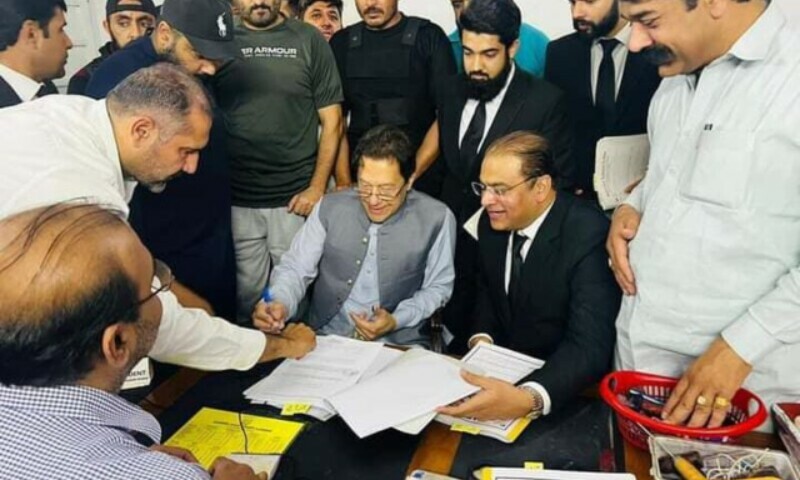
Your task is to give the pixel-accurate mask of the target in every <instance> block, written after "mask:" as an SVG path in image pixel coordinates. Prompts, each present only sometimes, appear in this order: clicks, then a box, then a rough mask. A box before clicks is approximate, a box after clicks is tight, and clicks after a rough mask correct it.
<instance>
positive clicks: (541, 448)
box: [142, 365, 610, 480]
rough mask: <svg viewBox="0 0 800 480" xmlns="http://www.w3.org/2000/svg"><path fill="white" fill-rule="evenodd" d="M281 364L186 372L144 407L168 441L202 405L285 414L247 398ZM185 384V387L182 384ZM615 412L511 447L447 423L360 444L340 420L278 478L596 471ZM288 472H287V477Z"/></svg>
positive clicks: (301, 449) (295, 454)
mask: <svg viewBox="0 0 800 480" xmlns="http://www.w3.org/2000/svg"><path fill="white" fill-rule="evenodd" d="M274 366H275V365H263V366H259V367H257V368H255V369H253V370H251V371H249V372H221V373H213V374H206V375H203V374H199V373H197V372H192V371H189V370H182V371H179V372H178V373H177V374H176V375H175V376H174V377H173V379H170V380H168V381H166V382H164V383H162V384H161V385H159V386H158V387H157V388H156V389H155V390H154V391H153V392H152V393H150V395H148V396H147V397H146V399H145V400H143V401H142V405H143V406H144V407H145V408H147V409H148V410H151V411H152V412H153V413H155V414H156V415H157V416H158V419H159V421H160V422H161V425H162V428H163V438H164V439H167V438H169V437H170V436H171V435H172V434H173V433H174V432H175V431H176V430H177V429H178V428H180V427H181V426H182V425H183V424H184V423H186V421H188V420H189V419H190V418H191V417H192V415H194V414H195V413H196V412H197V411H198V410H200V409H201V408H202V407H212V408H220V409H225V410H232V411H243V412H247V413H254V414H261V415H266V416H278V413H279V412H278V411H277V410H276V409H273V408H271V407H265V406H253V405H251V404H250V403H249V402H248V401H247V400H246V399H244V397H243V396H242V392H243V391H244V390H245V389H247V388H248V387H250V386H251V385H252V384H253V383H255V382H256V381H258V380H259V379H260V378H262V377H263V376H265V375H267V374H268V373H269V372H270V371H271V369H272V368H274ZM179 384H180V385H179ZM608 418H609V412H608V410H607V408H606V407H605V406H604V405H603V404H602V402H601V401H600V400H598V399H579V400H577V401H576V402H575V403H574V404H572V405H570V406H569V407H567V408H565V409H563V410H561V411H559V412H558V413H556V414H554V415H551V416H549V417H547V418H543V419H540V420H537V421H536V422H534V423H532V424H531V425H530V426H529V427H528V429H527V430H526V431H525V432H524V433H523V434H522V435H521V436H520V438H518V439H517V441H516V442H515V443H514V444H511V445H507V444H504V443H501V442H498V441H496V440H493V439H490V438H486V437H473V436H469V435H466V436H462V435H461V434H459V433H455V432H452V431H450V430H449V429H448V427H445V426H443V425H439V424H432V425H431V426H429V427H428V428H427V429H426V431H425V432H423V434H422V435H420V436H411V435H406V434H403V433H400V432H397V431H394V430H389V431H385V432H381V433H379V434H376V435H373V436H370V437H368V438H365V439H358V437H356V435H355V434H354V433H353V432H352V431H351V430H350V429H349V428H348V427H347V426H346V425H345V424H344V422H343V421H342V420H341V419H340V418H339V417H334V418H333V419H331V420H329V421H327V422H318V421H316V420H313V419H308V418H307V417H302V416H299V417H295V418H294V419H295V420H300V421H304V422H305V423H307V428H306V430H304V431H303V433H301V434H300V436H299V437H298V438H297V440H296V441H295V443H294V444H293V445H292V446H291V447H290V448H289V451H288V452H287V453H286V464H287V468H285V469H284V467H283V462H282V467H281V470H280V472H279V474H278V475H277V480H281V479H291V478H303V479H313V480H323V479H331V480H362V479H363V480H367V479H369V480H376V479H403V478H405V475H406V473H407V472H409V471H411V470H414V469H416V468H422V469H425V470H429V471H433V472H438V473H446V474H451V475H453V476H455V477H457V478H466V477H467V474H468V472H469V471H470V470H471V469H472V468H474V467H478V466H482V465H488V464H491V465H502V466H522V464H523V463H524V462H525V461H539V462H544V463H545V465H546V466H548V467H551V468H571V469H577V470H581V469H588V470H597V469H598V468H599V465H600V458H601V455H602V454H603V452H604V451H605V452H608V451H610V448H609V444H610V442H609V433H608V432H609V428H608ZM284 470H286V471H284Z"/></svg>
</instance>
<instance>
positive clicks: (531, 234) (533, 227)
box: [517, 200, 556, 240]
mask: <svg viewBox="0 0 800 480" xmlns="http://www.w3.org/2000/svg"><path fill="white" fill-rule="evenodd" d="M555 203H556V202H555V200H553V203H551V204H550V206H549V207H547V209H546V210H545V211H544V212H543V213H542V214H541V215H539V216H538V217H537V218H536V220H534V221H533V223H531V224H530V225H528V226H527V227H525V228H523V229H522V230H518V231H517V233H519V234H521V235H524V236H525V237H526V238H527V239H529V240H533V239H534V238H536V234H537V233H538V232H539V228H541V226H542V224H543V223H544V220H545V219H546V218H547V214H548V213H550V210H552V209H553V205H554V204H555Z"/></svg>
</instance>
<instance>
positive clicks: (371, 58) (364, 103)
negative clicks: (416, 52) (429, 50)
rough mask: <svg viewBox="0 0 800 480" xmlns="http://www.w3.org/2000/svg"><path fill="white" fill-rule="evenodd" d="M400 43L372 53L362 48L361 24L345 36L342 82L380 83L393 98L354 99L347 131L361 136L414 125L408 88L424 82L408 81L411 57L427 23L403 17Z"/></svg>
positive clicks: (418, 19) (413, 109)
mask: <svg viewBox="0 0 800 480" xmlns="http://www.w3.org/2000/svg"><path fill="white" fill-rule="evenodd" d="M407 19H408V20H407V23H406V26H405V28H404V30H403V36H402V41H401V42H400V43H398V44H395V45H392V48H389V49H385V50H382V51H375V50H371V49H365V48H363V41H364V30H365V28H366V27H365V26H364V22H360V23H358V24H356V25H354V26H353V27H351V28H352V32H351V33H350V35H349V44H348V53H347V66H346V76H345V78H346V81H348V83H349V82H350V81H353V80H356V81H367V82H369V81H375V80H381V81H383V83H384V84H386V83H387V82H388V83H389V84H390V85H392V88H391V90H392V92H393V93H394V95H392V96H390V97H384V98H373V99H368V100H364V99H358V100H356V99H354V100H353V101H351V102H350V108H351V112H350V128H351V130H352V131H354V132H359V133H363V132H366V131H367V130H369V129H370V128H372V127H374V126H377V125H384V124H388V125H395V126H398V127H401V128H404V129H405V128H407V127H408V126H409V125H411V124H413V123H414V118H413V117H414V113H415V111H416V110H417V109H415V108H414V105H413V101H414V99H413V98H411V95H412V93H411V92H412V90H411V88H410V85H412V84H414V82H417V81H423V82H427V79H414V78H411V54H412V52H413V49H414V46H415V45H416V43H417V34H418V33H419V30H420V28H422V27H423V26H425V25H427V24H428V23H430V22H429V21H428V20H425V19H422V18H416V17H407Z"/></svg>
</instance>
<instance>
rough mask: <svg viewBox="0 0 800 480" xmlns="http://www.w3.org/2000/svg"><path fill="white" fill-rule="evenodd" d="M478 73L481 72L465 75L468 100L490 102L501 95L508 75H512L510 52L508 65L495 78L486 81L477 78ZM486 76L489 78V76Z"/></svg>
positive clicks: (507, 57)
mask: <svg viewBox="0 0 800 480" xmlns="http://www.w3.org/2000/svg"><path fill="white" fill-rule="evenodd" d="M476 73H479V72H470V73H466V72H465V73H464V75H465V77H466V82H467V84H466V86H467V98H471V99H473V100H478V101H481V102H488V101H489V100H492V99H493V98H495V97H496V96H497V95H499V94H500V91H501V90H503V87H505V86H506V81H507V80H508V75H509V74H510V73H511V57H509V55H508V52H506V65H505V66H504V67H503V70H502V71H501V72H500V74H499V75H497V76H496V77H495V78H487V79H485V80H484V79H482V78H476V77H475V74H476ZM482 75H485V74H482ZM486 76H487V77H488V75H486Z"/></svg>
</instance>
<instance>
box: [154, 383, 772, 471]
mask: <svg viewBox="0 0 800 480" xmlns="http://www.w3.org/2000/svg"><path fill="white" fill-rule="evenodd" d="M206 375H207V373H205V372H200V371H197V370H191V369H187V368H184V369H180V370H178V372H177V373H176V374H175V375H173V376H172V377H170V378H169V379H167V380H166V381H164V382H163V383H162V384H161V385H159V386H158V387H157V388H155V389H154V390H153V391H152V392H151V393H150V394H149V395H147V397H146V398H145V399H144V400H142V401H141V402H140V406H141V407H142V408H144V409H145V410H147V411H148V412H150V413H152V414H153V415H155V416H156V417H157V416H158V415H159V414H160V413H162V412H163V411H164V410H166V409H167V408H169V407H170V406H172V405H173V404H174V403H175V401H176V400H177V399H178V398H180V397H181V395H183V394H184V393H185V392H186V391H187V390H189V389H190V388H191V387H192V386H194V385H195V384H196V383H197V382H198V381H200V380H201V379H202V378H203V377H204V376H206ZM461 435H462V434H461V433H457V432H453V431H452V430H450V429H449V428H448V427H447V426H445V425H443V424H440V423H435V422H434V423H432V424H431V425H429V426H428V427H427V428H426V429H425V431H424V432H423V434H422V438H421V439H420V442H419V445H418V447H417V449H416V451H415V452H414V455H413V457H412V459H411V462H410V464H409V466H408V472H411V471H413V470H416V469H422V470H427V471H429V472H433V473H439V474H443V475H447V474H448V473H450V471H451V469H452V467H453V463H454V461H455V458H456V453H457V452H458V447H459V444H460V442H461ZM742 444H743V445H747V446H751V447H758V448H770V449H778V450H782V449H783V446H782V444H781V442H780V440H779V439H778V437H777V436H776V435H774V434H765V433H758V432H754V433H750V434H748V435H745V436H744V437H743V439H742ZM624 458H625V471H627V472H630V473H633V474H634V475H635V476H636V478H637V480H649V479H651V478H652V477H651V476H650V467H651V461H650V454H649V453H648V452H645V451H644V450H640V449H638V448H636V447H634V446H632V445H630V444H628V443H627V442H624Z"/></svg>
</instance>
